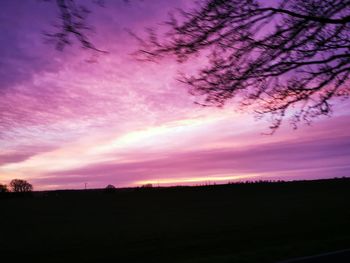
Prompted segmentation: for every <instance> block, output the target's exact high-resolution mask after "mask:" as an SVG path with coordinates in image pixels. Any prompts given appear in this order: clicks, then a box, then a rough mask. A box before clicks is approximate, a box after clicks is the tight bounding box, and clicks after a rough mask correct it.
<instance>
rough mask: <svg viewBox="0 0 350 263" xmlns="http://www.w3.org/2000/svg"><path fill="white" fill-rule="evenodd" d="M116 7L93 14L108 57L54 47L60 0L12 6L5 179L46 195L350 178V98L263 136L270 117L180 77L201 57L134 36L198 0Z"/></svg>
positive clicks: (1, 121) (2, 76)
mask: <svg viewBox="0 0 350 263" xmlns="http://www.w3.org/2000/svg"><path fill="white" fill-rule="evenodd" d="M19 2H21V4H20V5H19ZM106 5H107V7H105V8H103V7H95V6H91V8H93V12H92V13H91V14H90V17H89V19H90V20H89V21H90V22H91V23H92V24H93V25H94V29H95V31H96V33H94V34H92V36H91V38H92V39H93V40H94V42H95V43H96V46H98V47H99V48H100V49H102V50H107V51H108V54H104V53H103V54H95V53H94V52H91V51H88V50H85V49H82V48H81V47H80V46H79V44H78V43H75V44H74V45H73V46H71V47H68V48H66V49H64V50H63V51H58V50H56V49H55V48H54V46H52V45H51V44H50V43H46V42H45V41H44V37H43V35H42V33H43V32H45V31H50V30H51V29H52V27H51V26H52V24H53V22H54V19H55V17H57V10H56V9H55V5H54V4H52V3H51V2H50V1H49V2H45V1H39V2H38V1H5V2H4V3H3V5H2V8H3V10H2V12H1V15H0V20H1V21H2V22H1V23H0V30H1V35H0V41H1V48H0V52H1V57H2V62H1V68H0V81H1V87H0V97H1V103H0V183H8V182H9V181H10V180H11V179H13V178H22V179H26V180H28V181H30V182H31V183H33V185H34V187H35V189H36V190H45V189H73V188H83V187H84V184H85V183H88V186H89V187H90V188H99V187H105V186H106V185H107V184H113V185H115V186H116V187H134V186H140V185H143V184H147V183H152V184H159V185H161V186H168V185H198V184H203V183H208V182H209V183H227V182H231V181H240V180H242V181H244V180H257V179H258V180H260V179H261V180H265V179H266V180H294V179H316V178H333V177H342V176H349V173H348V172H349V169H350V132H349V131H350V108H349V105H350V104H349V102H342V103H339V102H337V101H334V114H333V116H332V118H319V119H318V120H315V122H314V123H313V124H312V125H311V126H307V125H305V124H300V126H299V129H297V130H293V129H292V127H290V126H289V125H288V124H287V123H286V124H284V125H283V126H282V127H281V128H280V129H279V130H278V131H277V132H276V133H275V134H274V135H263V133H266V132H268V125H269V122H268V118H267V119H266V120H260V121H256V120H255V119H254V115H253V114H252V112H241V111H237V107H235V105H227V106H226V107H224V108H222V109H221V108H210V107H201V106H199V105H197V104H195V103H194V102H195V101H196V98H194V97H193V96H191V95H190V94H189V93H188V91H187V89H186V87H185V86H184V85H183V84H181V83H180V82H179V81H177V76H178V71H179V70H181V69H183V67H185V68H186V69H188V70H189V71H191V70H195V69H196V67H197V66H198V61H189V62H187V63H186V64H185V65H184V66H183V67H182V66H181V65H179V64H177V63H176V61H173V60H170V59H169V60H167V59H164V60H163V61H161V62H159V63H145V62H140V61H137V60H136V59H135V58H134V57H133V56H132V55H131V53H132V52H134V51H135V50H136V49H137V48H138V42H137V41H136V40H135V39H134V38H133V37H132V36H130V34H129V33H128V31H127V30H132V31H133V32H135V33H137V34H141V35H142V34H143V33H144V28H146V27H151V26H154V25H156V24H157V23H159V22H161V21H163V20H164V19H165V18H166V16H167V13H168V11H170V10H172V9H173V8H176V7H184V6H185V5H186V1H182V0H178V1H161V0H157V1H147V3H146V1H137V2H132V1H131V2H130V3H124V1H106ZM18 6H21V8H18ZM126 29H127V30H126ZM338 103H339V104H338Z"/></svg>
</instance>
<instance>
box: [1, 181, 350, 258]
mask: <svg viewBox="0 0 350 263" xmlns="http://www.w3.org/2000/svg"><path fill="white" fill-rule="evenodd" d="M349 222H350V180H348V179H339V180H319V181H302V182H289V183H269V184H264V183H263V184H237V185H235V184H234V185H216V186H203V187H174V188H153V189H120V190H117V191H115V192H113V193H105V192H104V191H101V190H88V191H54V192H49V193H48V194H43V193H34V194H33V196H29V197H14V196H5V198H2V199H0V227H1V230H0V259H17V260H19V261H20V260H26V261H28V260H30V262H32V261H33V262H107V261H113V262H181V263H182V262H183V263H185V262H186V263H187V262H188V263H193V262H218V263H220V262H260V263H263V262H275V261H278V260H282V259H288V258H291V257H295V256H305V255H312V254H317V253H322V252H328V251H332V250H337V249H344V248H349V247H350V223H349ZM34 260H35V261H34Z"/></svg>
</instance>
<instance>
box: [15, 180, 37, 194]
mask: <svg viewBox="0 0 350 263" xmlns="http://www.w3.org/2000/svg"><path fill="white" fill-rule="evenodd" d="M10 188H11V190H12V192H15V193H26V192H31V191H33V186H32V185H31V184H30V183H28V182H27V181H25V180H20V179H13V180H12V181H11V182H10Z"/></svg>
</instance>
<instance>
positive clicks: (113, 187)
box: [105, 184, 116, 193]
mask: <svg viewBox="0 0 350 263" xmlns="http://www.w3.org/2000/svg"><path fill="white" fill-rule="evenodd" d="M115 190H116V188H115V186H114V185H112V184H109V185H107V186H106V188H105V192H107V193H113V192H115Z"/></svg>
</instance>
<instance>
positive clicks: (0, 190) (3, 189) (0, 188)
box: [0, 184, 8, 193]
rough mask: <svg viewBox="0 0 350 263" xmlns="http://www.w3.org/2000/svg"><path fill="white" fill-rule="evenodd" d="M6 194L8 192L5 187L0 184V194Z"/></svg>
mask: <svg viewBox="0 0 350 263" xmlns="http://www.w3.org/2000/svg"><path fill="white" fill-rule="evenodd" d="M6 192H8V190H7V185H6V184H0V193H6Z"/></svg>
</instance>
